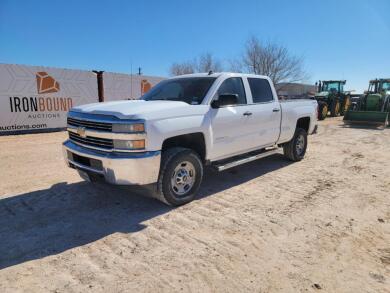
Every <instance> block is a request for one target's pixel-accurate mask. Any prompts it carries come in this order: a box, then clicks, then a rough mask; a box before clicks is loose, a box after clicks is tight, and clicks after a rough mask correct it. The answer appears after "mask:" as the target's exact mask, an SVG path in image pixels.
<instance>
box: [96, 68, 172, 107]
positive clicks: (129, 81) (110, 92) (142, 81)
mask: <svg viewBox="0 0 390 293" xmlns="http://www.w3.org/2000/svg"><path fill="white" fill-rule="evenodd" d="M103 78H104V79H103V80H104V81H103V84H104V101H106V102H108V101H118V100H134V99H138V98H140V97H141V96H142V95H143V94H144V93H146V92H147V91H148V90H150V88H151V87H153V86H155V85H156V84H157V83H159V82H160V81H162V80H163V79H164V78H162V77H155V76H145V75H129V74H121V73H111V72H104V74H103Z"/></svg>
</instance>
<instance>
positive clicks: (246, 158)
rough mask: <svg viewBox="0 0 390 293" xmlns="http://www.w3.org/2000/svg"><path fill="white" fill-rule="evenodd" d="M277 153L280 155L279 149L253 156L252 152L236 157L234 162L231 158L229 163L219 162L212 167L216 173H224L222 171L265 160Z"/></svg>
mask: <svg viewBox="0 0 390 293" xmlns="http://www.w3.org/2000/svg"><path fill="white" fill-rule="evenodd" d="M278 153H280V152H279V148H272V149H269V150H264V151H262V152H261V153H258V154H253V152H251V153H249V154H247V155H241V156H238V157H234V158H235V160H234V158H233V160H230V161H226V160H224V162H223V163H222V162H220V163H219V164H218V163H217V164H216V165H214V168H215V169H217V170H218V171H224V170H227V169H230V168H233V167H236V166H239V165H242V164H245V163H249V162H252V161H255V160H258V159H261V158H265V157H268V156H271V155H275V154H278Z"/></svg>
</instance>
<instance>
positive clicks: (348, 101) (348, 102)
mask: <svg viewBox="0 0 390 293" xmlns="http://www.w3.org/2000/svg"><path fill="white" fill-rule="evenodd" d="M350 106H351V98H350V97H349V96H346V97H345V98H344V104H343V107H342V109H341V115H342V116H344V114H345V112H347V110H348V108H349V107H350Z"/></svg>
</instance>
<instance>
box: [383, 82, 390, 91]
mask: <svg viewBox="0 0 390 293" xmlns="http://www.w3.org/2000/svg"><path fill="white" fill-rule="evenodd" d="M382 91H386V92H387V91H390V82H388V81H386V82H383V83H382Z"/></svg>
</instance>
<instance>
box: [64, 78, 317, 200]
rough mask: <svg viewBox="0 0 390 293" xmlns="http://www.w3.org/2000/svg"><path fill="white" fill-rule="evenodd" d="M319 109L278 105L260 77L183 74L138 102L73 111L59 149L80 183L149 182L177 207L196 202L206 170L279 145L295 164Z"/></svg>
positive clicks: (308, 104)
mask: <svg viewBox="0 0 390 293" xmlns="http://www.w3.org/2000/svg"><path fill="white" fill-rule="evenodd" d="M317 111H318V109H317V102H316V101H314V100H290V101H282V102H279V101H278V97H277V95H276V92H275V89H274V86H273V84H272V82H271V80H270V79H269V78H268V77H265V76H259V75H250V74H241V73H212V72H210V73H202V74H190V75H183V76H178V77H173V78H170V79H167V80H164V81H162V82H160V83H159V84H158V85H156V86H155V87H153V88H152V89H151V90H150V91H149V92H148V93H146V94H145V95H144V96H143V97H141V99H140V100H135V101H116V102H107V103H96V104H89V105H83V106H78V107H75V108H73V109H71V111H70V112H69V114H68V118H67V130H68V132H69V139H68V140H67V141H65V142H64V143H63V150H64V155H65V159H66V162H67V164H68V166H69V167H71V168H74V169H77V170H78V171H79V173H80V175H81V176H82V177H83V178H85V179H90V180H96V179H99V178H100V179H102V180H104V181H106V182H109V183H112V184H120V185H149V184H152V185H151V186H154V190H155V192H154V193H155V195H156V197H157V198H158V199H160V200H161V201H163V202H165V203H166V204H169V205H174V206H176V205H181V204H185V203H187V202H190V201H191V200H193V199H194V197H195V196H196V193H197V191H198V189H199V186H200V184H201V182H202V177H203V168H204V166H207V165H210V166H213V167H215V168H216V169H217V170H219V171H222V170H226V169H228V168H231V167H234V166H237V165H240V164H243V163H246V162H249V161H253V160H255V159H259V158H263V157H265V156H269V155H271V154H274V153H276V152H277V151H278V148H279V147H282V148H283V151H284V154H285V156H286V157H287V158H288V159H290V160H293V161H299V160H301V159H302V158H303V157H304V155H305V152H306V146H307V135H308V134H312V133H313V132H314V131H315V129H316V124H317Z"/></svg>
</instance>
